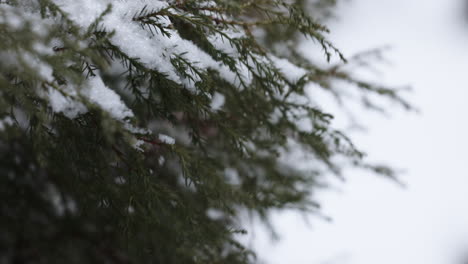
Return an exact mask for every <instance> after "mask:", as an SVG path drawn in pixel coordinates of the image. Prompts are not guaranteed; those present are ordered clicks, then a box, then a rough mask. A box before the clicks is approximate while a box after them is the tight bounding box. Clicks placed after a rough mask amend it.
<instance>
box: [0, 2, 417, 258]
mask: <svg viewBox="0 0 468 264" xmlns="http://www.w3.org/2000/svg"><path fill="white" fill-rule="evenodd" d="M330 3H331V4H330ZM333 3H334V1H307V0H297V1H283V0H258V1H252V0H249V1H247V0H235V1H234V0H211V1H203V0H119V1H118V0H114V1H111V0H99V1H96V0H2V1H0V69H1V71H0V93H1V96H0V174H1V175H0V199H1V202H0V216H1V217H0V263H117V264H120V263H164V264H170V263H254V262H255V254H254V252H252V251H251V250H249V249H248V248H245V247H244V246H243V245H242V244H240V243H239V242H238V241H237V239H236V237H237V236H236V234H238V233H244V232H245V231H244V230H243V229H242V222H241V219H240V214H241V212H245V211H247V212H249V213H250V214H252V215H255V216H259V217H260V218H261V219H263V220H264V221H266V222H267V221H268V212H269V211H271V210H272V209H284V208H296V209H298V210H304V211H309V212H314V211H316V210H318V205H317V204H316V203H315V202H314V200H313V196H312V194H313V191H314V190H315V188H317V187H320V185H321V183H322V182H323V181H322V177H323V176H326V175H330V174H337V175H341V171H342V170H341V169H342V168H344V167H347V166H352V167H359V168H364V169H368V170H372V171H374V172H375V173H377V174H382V175H386V176H390V177H394V174H393V171H392V170H391V169H390V168H387V167H385V166H380V165H372V164H368V163H367V162H366V161H365V160H364V159H363V153H362V152H361V151H359V150H358V149H356V148H355V147H354V145H353V144H352V142H351V141H350V140H349V139H348V137H347V136H346V135H345V134H344V133H343V132H341V131H339V130H337V129H336V128H335V127H334V126H333V123H332V118H333V116H332V115H330V114H329V113H327V108H326V106H323V105H321V104H320V102H314V101H313V98H310V92H309V90H310V89H311V88H310V87H315V88H313V89H322V90H323V91H326V92H329V93H332V94H334V95H335V96H336V97H337V98H342V94H341V93H340V92H339V91H338V90H337V89H336V85H337V84H338V83H343V82H345V83H348V84H351V85H352V86H353V87H355V91H357V93H358V94H359V96H360V98H362V99H363V100H364V101H363V102H365V105H366V106H369V107H371V108H373V109H380V107H381V105H380V102H381V101H379V100H380V98H384V99H388V100H389V101H392V102H397V103H399V104H401V105H402V106H403V107H405V108H408V109H410V108H411V107H410V106H409V105H408V104H407V103H406V102H405V101H404V100H403V99H402V98H401V97H400V95H399V93H397V91H396V90H394V89H391V88H388V87H383V86H380V85H375V84H372V83H367V82H365V81H362V80H360V79H358V78H356V77H355V76H354V75H353V73H352V71H350V69H349V67H348V68H347V67H345V66H346V65H347V64H346V59H345V57H344V56H343V55H342V54H341V53H340V52H339V50H338V49H337V48H336V47H335V46H333V44H332V43H330V41H328V40H327V38H326V34H327V32H328V29H327V28H326V27H325V26H324V25H323V24H321V23H319V22H318V21H319V20H321V19H324V18H325V17H327V16H328V15H329V14H330V11H331V10H332V9H330V8H331V7H332V6H333V5H332V4H333ZM305 38H308V39H312V40H313V41H314V43H315V45H313V46H311V47H310V49H316V50H321V52H323V54H324V61H330V60H331V59H333V57H335V58H337V60H338V62H336V63H323V61H313V60H311V59H308V58H306V57H305V56H304V55H303V54H302V53H300V52H297V47H298V45H299V44H300V43H301V41H303V40H304V39H305ZM354 59H356V60H360V59H361V58H360V57H359V58H358V57H356V58H354ZM349 62H353V58H352V59H350V60H349ZM350 64H351V65H352V63H350ZM351 68H352V67H351ZM369 98H373V99H372V100H371V99H369ZM297 153H300V154H301V156H306V157H307V162H309V163H310V164H312V165H313V166H309V167H310V168H312V169H307V170H304V169H300V167H297V166H296V165H297V163H294V162H291V161H292V160H293V159H295V158H297Z"/></svg>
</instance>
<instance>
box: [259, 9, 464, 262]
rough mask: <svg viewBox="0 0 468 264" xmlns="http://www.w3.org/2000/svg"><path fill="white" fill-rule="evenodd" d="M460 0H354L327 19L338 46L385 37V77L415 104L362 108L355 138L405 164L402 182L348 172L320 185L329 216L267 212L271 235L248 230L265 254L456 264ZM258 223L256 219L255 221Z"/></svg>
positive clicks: (368, 44) (460, 177)
mask: <svg viewBox="0 0 468 264" xmlns="http://www.w3.org/2000/svg"><path fill="white" fill-rule="evenodd" d="M466 4H467V3H464V2H463V1H462V0H351V1H344V3H342V4H341V5H340V8H339V12H338V17H339V20H338V21H334V22H333V23H332V25H331V29H332V35H331V39H332V40H333V42H334V43H335V44H336V45H337V46H338V47H339V48H340V49H341V50H342V51H343V52H344V53H345V54H354V53H356V52H360V51H362V50H363V49H365V48H374V47H379V46H382V45H386V44H390V45H391V46H392V47H393V49H392V50H391V51H390V52H388V53H387V55H386V57H387V58H388V59H389V60H390V61H391V63H392V65H391V66H388V67H386V68H385V70H384V72H385V75H384V76H385V79H384V80H385V82H387V83H392V84H397V85H399V84H410V85H411V86H412V87H413V92H412V93H411V94H410V95H409V98H410V99H411V100H412V102H413V103H415V105H417V106H418V108H419V109H420V110H421V113H420V114H407V113H403V112H402V111H395V112H394V113H392V116H391V118H383V117H379V116H376V115H370V116H366V117H365V118H364V120H363V123H364V124H366V126H367V127H368V128H369V133H365V134H357V135H355V136H354V137H353V138H354V140H355V143H357V145H358V146H360V147H361V148H363V149H365V150H366V152H367V153H369V155H370V156H371V157H373V159H374V160H382V161H389V162H391V163H392V164H396V165H397V166H398V167H401V168H405V169H406V171H407V173H405V174H404V175H402V179H403V181H405V182H406V183H407V185H408V188H406V189H402V188H400V187H399V186H397V185H396V184H394V183H392V182H390V181H387V180H385V179H382V178H378V177H373V176H370V175H366V174H363V173H354V172H353V173H351V175H348V177H347V179H348V180H347V182H346V183H344V184H338V185H337V190H329V191H325V192H322V193H320V195H319V199H320V201H322V205H323V207H324V209H323V211H324V213H325V214H326V215H328V216H331V217H332V218H333V222H331V223H328V222H326V221H322V220H320V219H319V218H316V217H315V218H314V217H312V218H311V219H310V221H309V224H307V223H305V222H304V221H303V218H302V217H301V216H298V215H296V214H292V213H281V214H275V215H274V224H275V226H276V227H277V228H278V230H279V232H280V234H281V240H280V241H279V242H278V243H273V244H272V243H271V242H270V241H269V237H268V235H267V234H265V233H264V232H262V231H256V232H254V234H253V235H254V238H255V239H254V242H253V243H254V245H255V247H256V248H257V250H258V251H259V252H260V254H259V258H260V259H261V260H264V261H265V262H267V263H271V264H286V263H292V264H306V263H307V264H310V263H311V264H322V263H323V264H325V263H327V264H330V263H343V264H355V263H356V264H357V263H359V264H377V263H378V264H387V263H388V264H452V263H453V264H463V262H462V260H461V259H462V257H463V256H464V255H468V173H467V168H468V118H467V116H466V115H467V114H468V102H467V100H468V8H466V7H467V6H466ZM257 229H258V228H257Z"/></svg>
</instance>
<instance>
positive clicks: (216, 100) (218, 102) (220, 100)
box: [210, 92, 226, 111]
mask: <svg viewBox="0 0 468 264" xmlns="http://www.w3.org/2000/svg"><path fill="white" fill-rule="evenodd" d="M225 101H226V97H224V95H222V94H220V93H218V92H216V93H215V94H214V95H213V98H212V100H211V104H210V106H211V109H213V110H214V111H216V110H219V109H221V107H223V105H224V102H225Z"/></svg>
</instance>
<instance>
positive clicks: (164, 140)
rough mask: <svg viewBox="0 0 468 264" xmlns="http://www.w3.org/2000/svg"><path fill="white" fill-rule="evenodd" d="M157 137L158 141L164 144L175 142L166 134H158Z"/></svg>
mask: <svg viewBox="0 0 468 264" xmlns="http://www.w3.org/2000/svg"><path fill="white" fill-rule="evenodd" d="M158 139H159V141H161V142H162V143H164V144H168V145H174V144H175V139H174V138H172V137H170V136H168V135H164V134H159V135H158Z"/></svg>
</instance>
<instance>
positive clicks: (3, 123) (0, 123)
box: [0, 116, 14, 130]
mask: <svg viewBox="0 0 468 264" xmlns="http://www.w3.org/2000/svg"><path fill="white" fill-rule="evenodd" d="M13 124H14V121H13V119H12V118H11V117H9V116H7V117H4V118H2V119H0V130H4V129H5V128H6V127H7V126H11V125H13Z"/></svg>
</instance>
